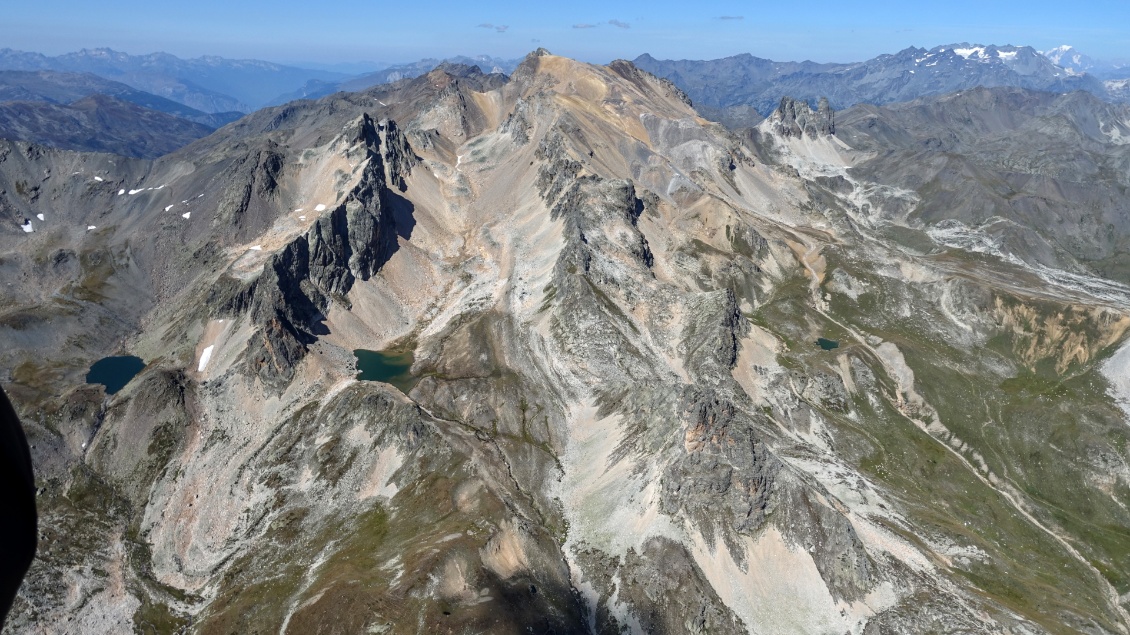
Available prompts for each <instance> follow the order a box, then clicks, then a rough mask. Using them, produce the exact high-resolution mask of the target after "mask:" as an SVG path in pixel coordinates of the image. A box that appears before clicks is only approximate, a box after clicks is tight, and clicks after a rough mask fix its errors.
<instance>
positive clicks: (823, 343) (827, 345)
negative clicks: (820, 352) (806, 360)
mask: <svg viewBox="0 0 1130 635" xmlns="http://www.w3.org/2000/svg"><path fill="white" fill-rule="evenodd" d="M816 345H817V346H819V347H820V348H822V349H824V350H826V351H830V350H832V349H833V348H839V347H840V343H839V342H837V341H836V340H830V339H827V338H823V337H818V338H816Z"/></svg>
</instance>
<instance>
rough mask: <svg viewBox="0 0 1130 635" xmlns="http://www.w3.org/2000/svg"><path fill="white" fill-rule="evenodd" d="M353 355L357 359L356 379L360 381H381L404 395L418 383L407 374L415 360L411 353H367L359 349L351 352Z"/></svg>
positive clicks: (410, 374)
mask: <svg viewBox="0 0 1130 635" xmlns="http://www.w3.org/2000/svg"><path fill="white" fill-rule="evenodd" d="M353 355H354V356H355V357H356V358H357V379H359V380H361V381H383V382H385V383H386V384H392V385H393V386H395V387H396V388H398V389H399V390H400V392H402V393H404V394H408V391H410V390H412V387H413V386H415V385H416V382H417V381H418V379H417V378H416V377H413V376H412V373H410V372H409V371H410V369H411V368H412V362H413V361H415V358H416V356H415V355H414V354H413V352H412V351H367V350H365V349H363V348H359V349H357V350H355V351H353Z"/></svg>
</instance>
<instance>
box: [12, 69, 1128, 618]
mask: <svg viewBox="0 0 1130 635" xmlns="http://www.w3.org/2000/svg"><path fill="white" fill-rule="evenodd" d="M1025 94H1027V93H1023V92H1021V93H1008V94H1007V95H1005V96H1004V97H1001V98H1000V99H1012V100H1013V101H1017V102H1022V103H1023V104H1025V105H1024V108H1025V109H1024V110H1023V112H1024V114H1023V116H1015V117H1011V118H1009V117H1004V116H1003V115H1001V116H998V117H996V118H988V116H987V115H986V116H981V115H976V116H974V115H969V114H965V113H967V112H973V111H975V110H976V109H977V108H979V107H982V106H984V107H985V108H991V106H985V104H992V103H996V102H994V99H995V98H994V97H993V96H992V95H987V94H983V93H975V94H972V95H968V96H965V97H962V98H960V99H959V103H961V104H962V107H963V108H966V110H962V111H961V112H962V114H961V115H960V117H959V116H956V115H955V116H954V124H953V125H954V126H959V125H968V126H971V128H969V129H968V130H971V132H968V133H962V134H964V135H965V136H962V134H956V133H955V135H953V136H946V135H945V134H943V133H942V132H935V130H934V128H932V127H926V128H923V127H922V126H921V125H918V124H917V123H916V122H920V121H927V122H937V121H939V117H940V115H939V114H938V113H939V112H942V111H945V110H946V103H950V102H944V101H940V102H930V103H926V104H917V105H915V106H913V107H906V108H870V109H865V110H857V111H854V112H852V113H848V114H847V115H845V116H841V114H840V113H834V112H833V111H832V106H831V105H829V103H828V102H827V101H825V102H823V103H821V104H820V105H819V107H818V108H817V109H816V110H813V109H812V108H811V107H810V106H809V105H808V104H807V103H805V102H803V101H794V100H784V101H781V102H780V106H779V107H778V108H777V110H776V111H774V112H772V113H771V114H770V115H769V117H768V118H767V119H766V120H765V121H764V122H762V123H760V124H759V125H758V126H757V127H756V128H754V129H748V130H744V131H739V132H731V131H729V130H727V129H726V128H724V127H723V126H721V125H720V124H716V123H712V122H710V121H708V120H706V119H704V118H703V117H702V116H700V115H699V114H698V113H697V112H696V111H695V110H694V108H693V107H692V105H691V102H690V100H689V99H688V98H687V96H686V94H685V93H684V92H683V91H682V90H680V89H678V88H676V87H675V85H673V84H671V83H670V82H668V81H667V80H663V79H659V78H657V77H655V76H653V75H650V74H648V73H647V72H644V71H642V70H640V69H638V68H637V67H636V66H634V65H633V64H631V63H629V62H624V61H617V62H613V63H612V64H610V65H608V66H592V65H588V64H583V63H579V62H576V61H573V60H570V59H566V58H563V57H558V56H554V55H551V54H549V53H548V52H546V51H544V50H539V51H537V52H535V53H533V54H531V55H530V56H528V57H527V58H526V59H525V60H524V61H523V62H522V63H521V64H520V65H519V66H518V67H517V69H516V70H515V71H514V73H513V74H512V75H511V76H510V77H509V78H505V77H502V76H500V75H497V74H493V75H486V74H483V73H481V72H478V71H477V69H475V72H471V71H470V70H469V69H468V68H466V67H459V66H447V67H444V68H440V69H437V70H435V71H432V72H430V73H428V74H425V75H422V76H420V77H417V78H415V79H410V80H402V81H400V82H397V83H394V84H390V85H383V86H379V87H376V88H372V89H369V90H367V91H364V92H356V93H338V94H335V95H331V96H327V97H324V98H322V99H320V100H318V101H301V102H294V103H291V104H288V105H285V106H280V107H275V108H270V109H266V110H261V111H258V112H256V113H253V114H251V115H249V116H247V117H245V118H243V119H240V120H239V121H237V122H235V123H233V124H230V125H228V126H226V127H224V128H222V129H221V130H219V131H217V132H215V133H213V134H211V135H210V136H207V137H205V138H203V139H200V140H198V141H195V142H193V143H191V144H190V145H188V146H186V147H184V148H181V149H180V150H177V151H176V152H174V153H172V154H169V155H165V156H163V157H160V158H158V159H155V160H147V159H125V158H122V157H117V156H113V155H107V154H88V153H80V152H75V151H67V150H60V149H48V148H44V147H41V146H38V145H33V144H30V143H26V142H2V145H0V214H2V215H3V223H4V224H3V228H2V229H0V271H2V272H3V279H4V280H5V282H6V284H5V285H4V286H0V307H3V308H2V309H0V341H2V342H3V343H4V346H3V347H0V368H2V369H4V371H3V372H4V373H5V376H3V377H0V381H3V383H4V386H5V388H6V389H8V391H9V393H10V395H11V396H12V400H13V402H14V403H15V405H16V407H17V409H18V410H19V414H20V416H21V417H22V419H23V421H24V424H25V428H26V430H27V433H28V436H29V443H30V445H31V447H32V456H33V460H34V462H35V466H36V470H37V472H36V475H37V480H38V487H39V493H38V500H39V509H40V515H41V520H40V532H41V535H40V547H39V555H38V559H37V560H36V562H35V564H34V565H33V567H32V570H31V572H30V574H29V576H28V578H27V580H26V581H25V583H24V586H23V588H22V590H21V591H20V595H19V597H18V598H17V600H16V604H15V607H14V612H13V614H12V616H11V617H10V618H9V624H8V625H9V628H10V629H12V632H48V633H64V632H68V633H69V632H90V633H94V632H99V633H102V632H105V633H119V632H141V633H171V632H191V633H527V632H536V633H559V634H560V633H658V634H675V633H763V634H779V633H829V634H836V635H841V634H843V633H854V634H863V633H866V634H868V635H875V634H880V633H883V634H886V633H931V632H934V633H969V634H973V633H978V634H980V633H1000V634H1006V633H1007V634H1019V633H1033V634H1034V633H1079V632H1083V633H1093V634H1101V633H1102V634H1105V633H1112V634H1113V633H1130V616H1128V613H1127V610H1128V609H1130V507H1128V505H1130V426H1128V425H1127V416H1128V414H1127V412H1128V409H1130V407H1128V406H1127V403H1130V383H1128V382H1127V379H1126V377H1127V372H1130V352H1128V351H1130V347H1124V346H1123V342H1124V340H1125V338H1126V335H1127V330H1128V329H1130V295H1128V293H1127V292H1128V289H1127V287H1125V286H1123V285H1122V283H1120V282H1118V281H1117V280H1116V279H1114V278H1117V276H1115V277H1113V278H1112V277H1111V276H1106V275H1105V274H1104V273H1103V271H1104V270H1101V269H1102V268H1101V267H1097V266H1094V263H1091V262H1089V261H1086V259H1084V258H1082V257H1081V256H1079V255H1078V254H1076V255H1071V253H1072V252H1071V251H1070V249H1066V248H1065V249H1058V250H1057V245H1059V246H1060V247H1063V246H1066V247H1068V248H1070V247H1072V245H1075V246H1077V244H1076V243H1070V244H1068V242H1069V241H1070V240H1071V236H1070V235H1068V234H1065V233H1061V232H1056V231H1054V230H1050V229H1048V226H1047V224H1046V222H1045V221H1046V219H1047V218H1061V217H1062V218H1065V219H1067V218H1068V213H1069V212H1070V214H1072V215H1074V216H1077V217H1079V218H1076V219H1074V220H1073V222H1075V223H1077V224H1078V225H1079V226H1080V227H1085V228H1087V230H1086V231H1088V232H1090V231H1092V230H1093V231H1094V232H1099V233H1100V234H1101V235H1096V236H1091V235H1090V234H1087V235H1086V236H1084V237H1083V238H1086V239H1087V240H1095V241H1098V242H1099V243H1101V244H1103V245H1108V246H1110V249H1111V253H1112V254H1114V253H1116V252H1118V247H1117V246H1118V245H1119V244H1124V243H1121V242H1120V241H1121V238H1120V236H1121V235H1122V234H1121V233H1120V232H1121V231H1122V226H1121V225H1114V224H1112V223H1108V222H1107V221H1106V220H1105V219H1107V218H1108V217H1109V216H1111V215H1118V214H1122V215H1125V214H1126V210H1125V203H1119V202H1118V200H1119V199H1118V198H1117V196H1118V194H1117V192H1118V190H1119V188H1120V187H1121V186H1119V185H1111V186H1109V189H1105V190H1102V189H1100V190H1095V191H1096V192H1099V194H1103V196H1106V195H1107V194H1109V197H1110V199H1111V200H1107V199H1106V198H1103V199H1102V201H1100V202H1101V203H1102V204H1101V205H1100V204H1096V205H1091V206H1086V207H1083V208H1078V207H1074V208H1072V207H1070V203H1069V201H1070V200H1071V197H1069V196H1061V195H1060V194H1062V192H1064V191H1065V190H1064V189H1063V188H1064V187H1069V186H1070V187H1076V186H1078V184H1079V183H1081V182H1084V181H1085V180H1086V179H1093V178H1094V175H1095V174H1106V173H1107V172H1106V171H1117V170H1118V169H1119V167H1118V166H1122V168H1124V167H1125V166H1126V165H1128V164H1127V163H1126V160H1127V157H1128V155H1127V154H1126V152H1127V150H1128V149H1130V146H1127V145H1126V144H1125V143H1124V141H1125V139H1127V138H1130V130H1127V128H1126V126H1127V125H1130V124H1127V122H1128V121H1130V117H1126V118H1123V119H1118V120H1115V119H1112V117H1125V111H1124V110H1118V109H1115V108H1114V107H1110V108H1107V107H1106V106H1103V108H1105V110H1094V109H1096V108H1099V107H1098V106H1094V105H1093V104H1091V102H1089V101H1087V100H1085V99H1081V98H1073V99H1072V100H1071V101H1070V103H1064V102H1055V103H1051V102H1052V101H1053V100H1050V99H1048V98H1044V97H1038V98H1037V97H1031V98H1025V97H1023V95H1025ZM1016 95H1020V96H1016ZM1088 108H1091V109H1092V110H1091V111H1086V109H1088ZM970 109H972V110H970ZM1084 111H1086V112H1098V113H1099V114H1100V115H1101V118H1102V120H1101V121H1100V122H1098V123H1097V124H1095V125H1094V126H1091V127H1088V128H1086V130H1085V132H1086V133H1087V134H1085V135H1082V136H1080V134H1081V133H1078V130H1079V128H1077V127H1073V125H1074V124H1070V122H1069V123H1062V122H1063V121H1065V120H1064V119H1063V117H1064V113H1065V112H1066V113H1070V114H1072V115H1073V116H1075V115H1078V117H1077V118H1078V119H1079V120H1080V121H1083V120H1086V121H1088V122H1091V121H1093V120H1094V118H1093V117H1092V118H1086V117H1083V115H1080V114H1079V113H1081V112H1084ZM977 112H981V111H977ZM999 112H1012V111H1011V110H1000V111H999ZM1053 120H1054V121H1056V122H1060V123H1059V124H1057V125H1059V126H1060V127H1059V128H1056V129H1055V130H1056V131H1058V132H1056V133H1055V134H1050V133H1048V130H1049V128H1048V126H1047V125H1044V124H1047V123H1048V122H1050V121H1053ZM1072 121H1074V120H1072ZM978 122H988V123H986V124H985V125H989V124H991V129H992V133H993V135H994V136H993V138H994V139H997V140H1000V142H1001V143H1002V144H1003V143H1004V141H1003V140H1005V139H1007V138H1010V131H1011V130H1014V129H1021V128H1022V129H1024V130H1031V131H1033V135H1032V136H1030V137H1029V138H1028V139H1029V140H1030V142H1031V143H1033V144H1039V143H1044V142H1045V140H1050V141H1047V143H1049V144H1050V143H1052V142H1055V143H1059V142H1060V141H1061V140H1062V139H1065V138H1071V139H1075V140H1076V142H1077V143H1078V144H1080V147H1081V148H1082V149H1083V150H1085V152H1086V154H1085V155H1081V156H1087V157H1098V158H1095V159H1094V160H1093V161H1092V163H1093V165H1094V169H1093V170H1092V171H1085V172H1084V173H1082V174H1081V175H1074V174H1073V173H1070V172H1067V171H1063V170H1060V171H1054V170H1053V169H1052V168H1053V167H1054V165H1052V164H1051V163H1048V162H1041V161H1040V160H1039V157H1040V156H1041V154H1040V153H1039V152H1038V149H1034V150H1031V152H1030V154H1028V155H1025V156H1028V157H1030V159H1031V160H1030V161H1020V162H1014V163H1007V162H1005V161H1003V159H1002V157H1005V156H1007V152H1009V151H1010V150H1007V149H1006V148H1004V146H1000V147H998V146H993V145H984V144H982V145H977V144H976V143H974V140H975V139H976V138H977V134H976V126H977V125H979V123H978ZM1088 125H1090V124H1088ZM1095 126H1097V127H1095ZM1092 128H1093V129H1092ZM1037 131H1039V132H1041V133H1042V134H1044V136H1040V135H1037V134H1036V132H1037ZM1123 134H1125V135H1127V136H1120V135H1123ZM916 135H917V136H916ZM1071 135H1075V136H1071ZM919 137H922V138H921V139H920V138H919ZM1011 137H1012V138H1015V135H1011ZM1084 137H1085V138H1084ZM931 144H933V145H931ZM994 148H998V150H997V151H994ZM994 152H996V153H995V154H994ZM923 153H925V154H923ZM919 157H925V158H926V159H928V160H929V161H931V163H930V165H931V166H932V167H931V171H930V173H929V179H916V178H914V175H913V174H912V173H911V171H910V170H908V169H906V165H907V162H908V161H911V160H914V159H915V158H919ZM1100 158H1101V160H1100ZM962 170H964V171H962ZM1112 173H1113V172H1112ZM1120 174H1123V175H1124V174H1125V171H1124V170H1123V172H1121V173H1120ZM970 179H973V180H976V187H971V186H969V185H968V183H969V180H970ZM1110 182H1111V183H1118V181H1110ZM978 192H981V193H984V192H990V193H992V196H993V198H992V200H993V202H994V205H996V206H997V207H995V208H994V209H998V210H1000V211H998V212H994V216H993V217H992V218H982V217H980V216H977V215H976V214H974V213H973V212H972V211H970V208H969V205H963V206H960V207H959V208H958V209H959V211H960V212H961V213H960V215H949V216H947V214H946V210H947V209H948V208H947V207H946V206H945V205H942V204H939V203H938V201H939V200H941V201H945V200H960V201H963V202H966V203H968V202H969V201H971V200H973V199H974V198H975V197H976V196H977V193H978ZM1104 193H1105V194H1104ZM1123 193H1124V192H1123ZM1099 194H1096V196H1099ZM947 197H948V198H947ZM1124 199H1125V197H1124V196H1122V200H1124ZM1021 202H1022V203H1024V204H1013V203H1021ZM1108 224H1109V225H1111V228H1110V229H1109V230H1108V229H1104V228H1106V227H1107V225H1108ZM1009 228H1011V229H1010V230H1009V231H1005V230H1006V229H1009ZM1102 232H1106V233H1102ZM1005 234H1007V236H1006V235H1005ZM1002 236H1004V237H1002ZM1032 236H1036V237H1039V238H1040V241H1042V242H1040V241H1036V240H1035V239H1034V238H1033V239H1031V240H1028V238H1026V237H1032ZM1005 238H1008V240H1005ZM1057 240H1062V241H1065V242H1063V243H1062V244H1059V243H1057V242H1056V241H1057ZM1104 241H1105V242H1104ZM1009 246H1011V247H1009ZM1112 257H1113V256H1112ZM1103 262H1104V263H1106V264H1108V265H1110V266H1111V267H1114V265H1113V264H1110V262H1107V261H1105V260H1104V261H1103ZM1111 262H1113V261H1111ZM1104 266H1106V265H1104ZM357 350H363V351H372V352H375V353H380V354H381V355H382V356H383V357H381V359H385V358H388V359H392V358H393V357H395V359H397V360H407V361H405V362H403V363H404V364H405V365H408V366H407V370H406V371H404V373H403V374H401V375H398V377H399V379H397V380H393V379H391V374H390V375H389V378H390V379H389V381H390V382H393V383H386V382H384V381H362V380H358V379H357V374H358V369H357V365H358V362H357V361H356V359H357V358H356V357H355V355H354V351H357ZM119 355H132V356H136V357H138V358H140V359H141V360H143V363H144V368H143V369H142V370H141V371H140V372H139V373H138V374H137V375H136V376H135V377H133V378H132V379H131V380H130V381H129V382H128V383H127V384H126V385H125V387H124V388H122V389H121V390H120V391H118V392H115V393H114V394H112V395H110V394H107V393H106V390H105V389H104V388H103V386H101V385H97V384H87V383H86V373H87V371H88V370H89V369H90V367H91V365H92V364H93V363H94V362H96V361H98V360H100V359H103V358H105V357H108V356H119Z"/></svg>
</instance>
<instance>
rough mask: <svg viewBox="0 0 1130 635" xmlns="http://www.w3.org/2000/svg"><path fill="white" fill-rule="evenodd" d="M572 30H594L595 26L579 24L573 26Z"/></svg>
mask: <svg viewBox="0 0 1130 635" xmlns="http://www.w3.org/2000/svg"><path fill="white" fill-rule="evenodd" d="M573 28H574V29H595V28H596V25H595V24H587V23H581V24H574V25H573Z"/></svg>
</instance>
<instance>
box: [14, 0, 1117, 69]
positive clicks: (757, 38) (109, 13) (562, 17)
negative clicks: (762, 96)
mask: <svg viewBox="0 0 1130 635" xmlns="http://www.w3.org/2000/svg"><path fill="white" fill-rule="evenodd" d="M844 6H845V5H844V4H842V3H837V4H832V3H828V2H816V3H808V4H806V5H805V6H804V8H803V10H800V11H798V10H797V9H796V7H794V6H783V5H772V6H760V7H756V8H754V7H750V6H749V5H748V4H746V3H739V2H719V1H715V2H709V1H708V2H699V3H696V4H694V5H693V13H692V12H688V11H687V9H686V7H685V5H683V4H676V3H674V2H671V1H669V0H663V1H661V2H655V3H652V4H650V5H648V6H647V7H646V9H641V7H640V6H639V5H638V4H636V3H626V2H615V1H614V2H601V3H597V2H592V1H590V0H585V1H582V2H576V3H573V4H571V5H569V6H558V5H553V6H532V5H529V4H519V3H515V2H493V3H487V4H477V5H459V6H453V7H449V8H443V9H440V10H436V9H435V8H434V7H421V6H415V5H413V6H397V7H395V8H392V5H390V4H388V3H380V4H378V5H377V6H375V7H374V6H371V5H366V4H364V3H362V2H360V1H359V0H338V1H337V2H334V3H331V4H329V5H323V7H324V8H322V9H321V10H319V11H317V12H311V11H310V9H309V5H306V4H303V3H298V2H295V1H294V0H281V1H279V2H272V3H268V2H262V1H260V0H256V1H254V2H244V3H239V4H238V5H235V4H232V3H230V2H219V1H218V0H202V1H201V2H198V3H195V4H193V5H192V6H191V7H189V6H155V5H152V4H150V3H142V2H139V1H138V0H115V1H110V2H104V3H100V4H98V5H92V4H89V3H80V2H77V1H76V0H63V1H59V2H49V3H41V4H38V5H35V6H16V7H6V13H7V16H6V19H5V22H4V24H2V25H0V47H7V48H12V49H17V50H24V51H32V52H37V53H43V54H46V55H59V54H63V53H68V52H73V51H77V50H80V49H83V48H88V49H90V48H111V49H114V50H117V51H122V52H126V53H130V54H135V55H140V54H147V53H154V52H165V53H170V54H172V55H176V56H178V57H184V58H192V57H200V56H202V55H217V56H221V57H225V58H237V59H260V60H266V61H272V62H277V63H285V64H303V65H307V66H333V65H341V64H344V65H349V66H354V67H358V66H363V65H366V63H367V62H370V61H371V62H372V63H373V64H374V65H378V66H379V65H389V64H397V63H404V62H409V61H415V60H419V59H422V58H430V57H434V58H445V57H452V56H455V55H490V56H493V57H500V58H504V59H512V58H517V57H521V56H523V55H525V54H526V53H528V52H529V51H531V50H533V49H536V48H538V47H544V48H547V49H549V50H550V51H553V52H554V53H556V54H560V55H566V56H569V57H574V58H577V59H580V60H583V61H589V62H601V63H604V62H608V61H610V60H612V59H616V58H627V59H632V58H635V57H636V56H638V55H640V54H643V53H650V54H651V55H653V56H655V57H657V58H667V59H715V58H720V57H727V56H730V55H737V54H741V53H750V54H752V55H755V56H758V57H763V58H769V59H774V60H781V61H802V60H812V61H815V62H857V61H862V60H865V59H869V58H872V57H875V56H876V55H880V54H883V53H893V52H896V51H899V50H902V49H904V48H907V47H909V46H919V47H923V48H932V47H934V46H938V45H943V44H950V43H958V42H970V43H974V42H975V43H979V44H995V45H1006V44H1014V45H1026V46H1033V47H1035V48H1036V49H1038V50H1048V49H1050V48H1053V47H1055V46H1059V45H1062V44H1070V45H1072V46H1075V47H1076V48H1077V49H1078V50H1080V51H1081V52H1083V53H1085V54H1087V55H1090V56H1092V57H1094V58H1097V59H1103V60H1119V59H1123V60H1124V59H1126V58H1128V57H1130V32H1127V30H1126V29H1124V28H1120V27H1117V26H1111V25H1117V24H1127V23H1130V4H1128V3H1124V2H1094V3H1088V4H1087V5H1086V6H1077V7H1072V10H1071V11H1064V10H1063V9H1062V7H1052V6H1044V5H1040V4H1032V3H1024V4H1022V3H1019V2H1007V3H998V4H993V5H987V4H986V3H975V2H972V1H969V0H957V1H953V2H946V3H937V4H935V5H922V6H918V5H915V6H911V5H907V4H905V3H894V2H877V1H871V2H859V3H855V4H854V5H852V6H851V8H850V9H845V8H844Z"/></svg>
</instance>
